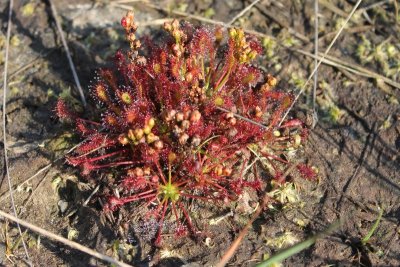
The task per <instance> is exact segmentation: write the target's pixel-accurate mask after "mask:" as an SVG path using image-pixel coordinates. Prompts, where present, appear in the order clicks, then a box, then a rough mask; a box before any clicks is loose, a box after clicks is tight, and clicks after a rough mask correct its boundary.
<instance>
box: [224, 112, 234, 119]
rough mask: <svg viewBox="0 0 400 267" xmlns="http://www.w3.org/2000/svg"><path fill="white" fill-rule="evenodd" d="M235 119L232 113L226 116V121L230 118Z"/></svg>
mask: <svg viewBox="0 0 400 267" xmlns="http://www.w3.org/2000/svg"><path fill="white" fill-rule="evenodd" d="M233 117H234V115H233V113H232V112H228V113H226V115H225V118H226V119H230V118H233Z"/></svg>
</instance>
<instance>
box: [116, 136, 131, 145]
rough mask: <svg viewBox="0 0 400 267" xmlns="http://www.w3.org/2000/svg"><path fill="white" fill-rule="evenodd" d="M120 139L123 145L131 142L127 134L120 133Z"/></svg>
mask: <svg viewBox="0 0 400 267" xmlns="http://www.w3.org/2000/svg"><path fill="white" fill-rule="evenodd" d="M118 141H119V142H120V143H121V145H123V146H124V145H127V144H129V139H128V138H127V137H126V136H125V134H120V135H119V136H118Z"/></svg>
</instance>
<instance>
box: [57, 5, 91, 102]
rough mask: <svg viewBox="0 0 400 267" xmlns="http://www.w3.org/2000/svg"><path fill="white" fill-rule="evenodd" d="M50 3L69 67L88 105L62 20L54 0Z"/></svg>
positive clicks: (82, 99) (81, 95)
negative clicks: (59, 18)
mask: <svg viewBox="0 0 400 267" xmlns="http://www.w3.org/2000/svg"><path fill="white" fill-rule="evenodd" d="M49 3H50V7H51V12H52V13H53V17H54V20H55V22H56V26H57V30H58V32H59V34H60V37H61V42H62V43H63V46H64V49H65V53H66V54H67V59H68V63H69V67H70V68H71V71H72V75H73V76H74V80H75V84H76V86H77V87H78V91H79V95H80V97H81V101H82V104H83V106H84V107H86V99H85V95H84V93H83V90H82V86H81V83H80V82H79V78H78V74H77V73H76V69H75V65H74V62H73V61H72V57H71V53H70V51H69V48H68V44H67V41H66V40H65V37H64V32H63V30H62V28H61V25H60V22H59V20H58V14H57V9H56V7H55V6H54V4H53V1H52V0H49Z"/></svg>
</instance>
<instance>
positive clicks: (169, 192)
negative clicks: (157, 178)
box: [159, 182, 180, 202]
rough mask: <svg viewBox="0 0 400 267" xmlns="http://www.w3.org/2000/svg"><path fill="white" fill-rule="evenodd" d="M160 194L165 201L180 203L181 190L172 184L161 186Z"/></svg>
mask: <svg viewBox="0 0 400 267" xmlns="http://www.w3.org/2000/svg"><path fill="white" fill-rule="evenodd" d="M159 194H160V195H162V196H163V199H164V200H171V201H172V202H176V201H178V200H179V197H180V193H179V188H178V187H177V186H176V185H174V184H172V183H171V182H168V183H167V184H165V185H161V186H160V190H159Z"/></svg>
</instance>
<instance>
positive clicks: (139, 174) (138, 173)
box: [133, 167, 144, 176]
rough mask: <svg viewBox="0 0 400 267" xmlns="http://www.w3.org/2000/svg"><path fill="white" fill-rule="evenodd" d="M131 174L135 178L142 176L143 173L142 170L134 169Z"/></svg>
mask: <svg viewBox="0 0 400 267" xmlns="http://www.w3.org/2000/svg"><path fill="white" fill-rule="evenodd" d="M133 174H134V175H135V176H143V174H144V172H143V169H142V168H139V167H137V168H135V169H134V171H133Z"/></svg>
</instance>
